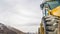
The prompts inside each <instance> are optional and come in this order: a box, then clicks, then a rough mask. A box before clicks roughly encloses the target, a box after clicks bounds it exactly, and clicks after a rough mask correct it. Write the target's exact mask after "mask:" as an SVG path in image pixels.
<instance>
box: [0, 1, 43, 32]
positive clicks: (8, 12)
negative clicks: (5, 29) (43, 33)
mask: <svg viewBox="0 0 60 34" xmlns="http://www.w3.org/2000/svg"><path fill="white" fill-rule="evenodd" d="M41 3H42V0H0V22H1V23H4V24H6V25H9V26H12V27H15V28H17V29H19V30H21V31H23V32H37V30H38V27H39V24H40V20H41V17H42V12H41V9H40V4H41Z"/></svg>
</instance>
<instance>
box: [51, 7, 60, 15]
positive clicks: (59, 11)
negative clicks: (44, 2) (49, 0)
mask: <svg viewBox="0 0 60 34" xmlns="http://www.w3.org/2000/svg"><path fill="white" fill-rule="evenodd" d="M51 13H52V15H55V16H60V6H58V7H56V8H54V9H53V10H51Z"/></svg>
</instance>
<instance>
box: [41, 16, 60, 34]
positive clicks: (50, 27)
mask: <svg viewBox="0 0 60 34" xmlns="http://www.w3.org/2000/svg"><path fill="white" fill-rule="evenodd" d="M58 20H59V19H58V17H55V16H44V17H43V18H42V23H43V26H44V32H45V34H57V27H58Z"/></svg>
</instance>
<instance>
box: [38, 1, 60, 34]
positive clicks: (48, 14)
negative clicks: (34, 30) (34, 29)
mask: <svg viewBox="0 0 60 34" xmlns="http://www.w3.org/2000/svg"><path fill="white" fill-rule="evenodd" d="M40 7H41V9H42V13H43V17H42V20H41V23H40V27H39V29H38V30H39V31H38V34H60V0H45V2H43V3H42V4H41V5H40Z"/></svg>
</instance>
